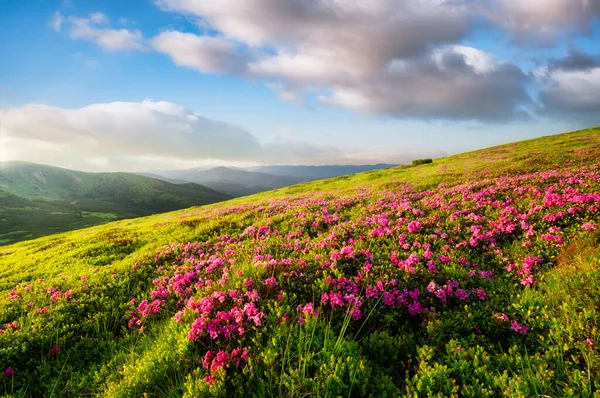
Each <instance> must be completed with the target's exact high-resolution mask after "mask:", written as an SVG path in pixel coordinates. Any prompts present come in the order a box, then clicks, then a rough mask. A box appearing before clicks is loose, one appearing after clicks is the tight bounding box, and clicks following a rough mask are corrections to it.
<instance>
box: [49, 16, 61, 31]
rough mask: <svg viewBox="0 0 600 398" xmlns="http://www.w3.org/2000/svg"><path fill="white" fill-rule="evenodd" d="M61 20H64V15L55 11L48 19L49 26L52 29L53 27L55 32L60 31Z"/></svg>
mask: <svg viewBox="0 0 600 398" xmlns="http://www.w3.org/2000/svg"><path fill="white" fill-rule="evenodd" d="M63 22H64V17H63V16H62V14H61V13H60V12H58V11H56V12H55V13H54V16H53V17H52V20H51V21H50V27H51V28H52V29H54V30H55V31H56V32H60V29H61V28H62V24H63Z"/></svg>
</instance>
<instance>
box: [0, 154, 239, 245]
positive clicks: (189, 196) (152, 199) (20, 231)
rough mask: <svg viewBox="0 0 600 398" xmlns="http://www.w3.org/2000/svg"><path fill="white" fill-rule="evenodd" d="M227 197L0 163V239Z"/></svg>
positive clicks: (192, 187)
mask: <svg viewBox="0 0 600 398" xmlns="http://www.w3.org/2000/svg"><path fill="white" fill-rule="evenodd" d="M230 198H231V196H230V195H227V194H224V193H221V192H217V191H215V190H213V189H210V188H207V187H204V186H202V185H199V184H194V183H190V182H183V181H182V182H181V183H179V182H178V183H177V184H173V183H169V182H167V181H161V180H158V179H156V178H149V177H146V176H140V175H136V174H131V173H84V172H80V171H73V170H68V169H63V168H59V167H53V166H45V165H40V164H34V163H26V162H0V244H4V243H12V242H16V241H19V240H24V239H29V238H34V237H38V236H43V235H47V234H50V233H55V232H62V231H68V230H72V229H76V228H83V227H87V226H92V225H97V224H101V223H105V222H107V221H111V220H116V219H123V218H131V217H138V216H145V215H150V214H155V213H161V212H166V211H171V210H177V209H183V208H187V207H191V206H196V205H204V204H208V203H215V202H219V201H223V200H227V199H230Z"/></svg>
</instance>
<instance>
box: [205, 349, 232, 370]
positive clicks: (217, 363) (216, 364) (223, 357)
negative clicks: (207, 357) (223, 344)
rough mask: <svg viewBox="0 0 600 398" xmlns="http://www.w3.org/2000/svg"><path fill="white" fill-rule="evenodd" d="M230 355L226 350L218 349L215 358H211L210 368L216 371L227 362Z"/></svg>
mask: <svg viewBox="0 0 600 398" xmlns="http://www.w3.org/2000/svg"><path fill="white" fill-rule="evenodd" d="M229 358H230V355H229V353H228V352H226V351H219V352H218V353H217V356H216V357H215V359H213V362H212V365H211V367H210V370H211V371H213V372H216V371H217V370H219V369H220V368H225V367H226V366H227V362H229Z"/></svg>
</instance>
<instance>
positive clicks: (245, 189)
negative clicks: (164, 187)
mask: <svg viewBox="0 0 600 398" xmlns="http://www.w3.org/2000/svg"><path fill="white" fill-rule="evenodd" d="M154 174H161V175H163V176H164V177H166V178H170V179H177V180H184V181H190V182H194V183H197V184H202V185H204V186H206V187H209V188H212V189H214V190H216V191H219V192H223V193H225V194H227V195H231V196H234V197H238V196H246V195H251V194H254V193H257V192H263V191H269V190H271V189H276V188H281V187H287V186H290V185H294V184H297V183H299V182H302V181H305V180H306V178H303V177H298V176H285V175H274V174H267V173H261V172H256V171H248V170H243V169H239V168H231V167H213V168H210V169H206V170H205V169H190V170H171V171H165V172H155V173H154Z"/></svg>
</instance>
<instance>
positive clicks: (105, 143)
mask: <svg viewBox="0 0 600 398" xmlns="http://www.w3.org/2000/svg"><path fill="white" fill-rule="evenodd" d="M0 118H1V119H2V124H1V125H0V137H2V140H4V141H5V142H10V150H9V151H4V152H3V153H1V155H2V156H3V157H4V158H7V157H8V158H13V159H14V158H18V159H21V160H37V161H44V159H47V160H49V161H50V162H53V163H54V164H56V160H57V159H60V158H61V157H63V158H65V159H64V160H65V161H66V159H67V158H69V162H70V164H83V163H87V164H89V165H91V166H96V167H99V166H107V163H106V162H107V161H106V159H124V158H126V159H128V162H129V163H130V164H132V165H135V164H140V159H142V160H144V161H146V162H150V161H149V159H154V160H156V159H158V162H161V161H162V162H165V160H166V159H171V160H172V161H173V162H179V163H186V162H187V163H193V162H198V161H202V160H208V159H211V160H220V161H229V162H254V163H282V162H283V163H286V162H294V163H314V162H317V163H318V162H327V161H329V160H330V159H336V158H339V157H340V156H343V154H341V152H339V151H338V150H337V149H335V148H333V147H329V146H315V145H311V144H307V143H304V142H301V141H295V140H292V139H279V140H277V141H272V142H261V141H259V140H258V139H257V138H256V137H255V136H254V135H252V134H250V133H249V132H247V131H245V130H243V129H242V128H240V127H237V126H233V125H230V124H227V123H223V122H219V121H216V120H211V119H208V118H204V117H202V116H199V115H198V114H196V113H194V112H192V111H191V110H189V109H187V108H184V107H182V106H180V105H178V104H175V103H171V102H164V101H157V102H155V101H150V100H145V101H143V102H111V103H104V104H93V105H90V106H86V107H83V108H78V109H65V108H58V107H51V106H46V105H37V104H30V105H25V106H22V107H11V108H0ZM9 155H10V156H9ZM121 163H126V162H121Z"/></svg>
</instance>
